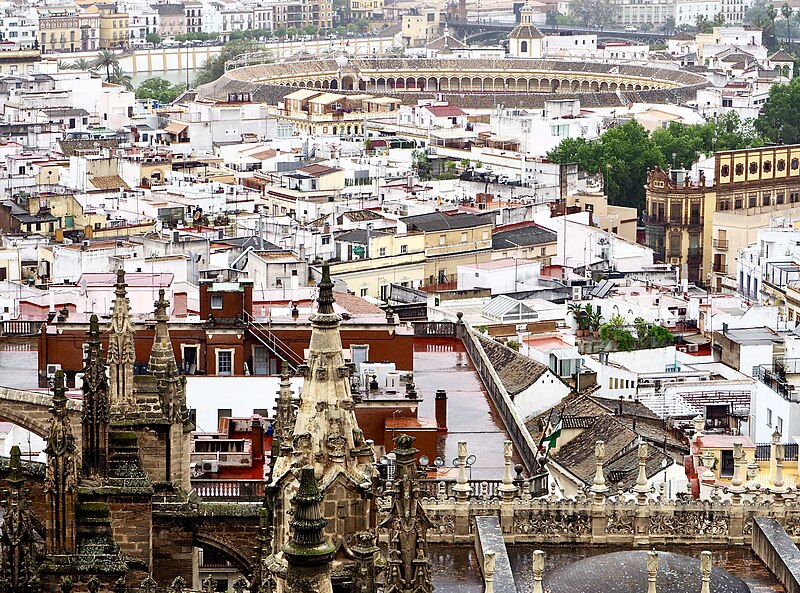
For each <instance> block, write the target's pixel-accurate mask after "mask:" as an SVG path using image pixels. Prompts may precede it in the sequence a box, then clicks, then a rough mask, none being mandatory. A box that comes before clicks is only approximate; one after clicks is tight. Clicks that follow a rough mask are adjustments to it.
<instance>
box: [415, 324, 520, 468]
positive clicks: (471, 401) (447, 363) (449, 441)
mask: <svg viewBox="0 0 800 593" xmlns="http://www.w3.org/2000/svg"><path fill="white" fill-rule="evenodd" d="M414 383H415V385H416V389H417V391H418V392H419V394H420V397H422V403H421V404H420V408H419V417H420V418H430V419H433V418H434V417H435V415H436V414H435V410H434V405H435V404H434V396H435V394H436V390H437V389H444V390H445V391H447V428H448V429H449V430H448V433H447V435H446V436H444V437H440V442H439V451H438V455H439V456H440V457H441V458H442V459H444V461H445V466H451V465H452V462H453V459H455V458H456V456H457V455H458V441H462V440H463V441H467V450H468V454H469V455H475V457H476V461H475V463H474V464H473V466H472V468H471V469H472V479H475V480H499V479H501V478H502V477H503V441H505V440H506V439H508V438H509V437H508V434H507V433H506V431H505V429H504V428H503V424H502V421H501V420H500V418H499V416H498V415H497V412H496V411H495V409H494V407H493V406H492V404H491V402H490V400H489V396H488V394H487V393H486V390H485V389H484V388H483V383H481V379H480V377H479V376H478V373H477V372H476V371H475V367H474V366H472V363H471V362H470V359H469V355H468V354H467V352H466V350H465V349H464V345H463V344H462V343H461V342H460V341H456V340H448V339H432V338H424V339H419V338H417V339H415V340H414ZM517 461H518V460H517V459H516V455H515V460H514V463H516V462H517Z"/></svg>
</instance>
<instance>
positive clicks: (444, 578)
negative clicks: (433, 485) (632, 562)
mask: <svg viewBox="0 0 800 593" xmlns="http://www.w3.org/2000/svg"><path fill="white" fill-rule="evenodd" d="M534 549H541V550H544V551H545V553H546V556H545V573H544V584H545V586H547V584H548V582H547V579H548V575H552V574H554V573H555V572H556V571H557V570H558V569H559V568H561V567H564V566H566V565H568V564H571V563H573V562H577V561H579V560H582V559H584V558H590V557H592V556H597V555H600V554H609V553H613V552H619V551H621V549H620V548H615V547H604V546H574V545H565V546H528V545H517V546H509V548H508V553H509V559H510V561H511V567H512V569H513V571H514V578H515V579H516V585H517V591H518V592H519V593H530V591H532V590H533V571H532V556H533V550H534ZM657 549H659V548H657ZM659 550H660V549H659ZM703 550H710V551H711V553H712V558H713V565H714V568H719V569H722V570H726V571H728V572H729V573H730V574H732V575H733V576H735V577H738V578H740V579H741V580H742V581H744V582H745V583H746V584H747V585H748V586H749V587H750V591H751V593H779V592H780V593H782V592H783V591H784V589H783V587H782V586H781V585H780V584H779V583H778V581H777V580H776V579H775V577H774V576H772V574H771V573H770V572H769V570H768V569H767V568H766V567H765V566H764V565H763V564H762V563H761V561H760V560H759V559H758V558H757V557H756V556H755V554H754V553H753V551H752V550H751V549H750V548H749V547H747V546H737V547H727V548H726V547H709V546H706V547H694V546H674V547H670V548H669V551H670V552H674V553H677V554H683V555H686V556H689V557H692V558H698V569H697V580H698V582H699V580H700V570H699V558H700V552H702V551H703ZM429 556H430V559H431V564H432V574H433V584H434V585H435V586H436V590H437V592H438V593H483V582H482V577H481V573H480V569H479V567H478V561H477V558H476V556H475V550H474V549H472V548H471V547H468V546H434V545H431V548H430V553H429ZM645 563H646V560H645ZM609 568H612V567H609ZM644 591H645V589H642V592H644ZM712 591H715V589H712ZM553 593H561V592H560V591H559V590H555V589H554V590H553ZM587 593H600V592H599V591H598V592H593V591H589V590H587Z"/></svg>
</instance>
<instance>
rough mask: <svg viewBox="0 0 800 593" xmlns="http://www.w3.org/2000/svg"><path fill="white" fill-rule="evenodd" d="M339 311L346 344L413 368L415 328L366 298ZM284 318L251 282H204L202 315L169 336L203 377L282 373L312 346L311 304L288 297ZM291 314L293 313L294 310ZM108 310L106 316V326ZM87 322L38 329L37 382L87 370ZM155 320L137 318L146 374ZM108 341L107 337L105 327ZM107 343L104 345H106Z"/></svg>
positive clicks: (140, 365) (347, 298)
mask: <svg viewBox="0 0 800 593" xmlns="http://www.w3.org/2000/svg"><path fill="white" fill-rule="evenodd" d="M336 299H337V305H336V306H337V310H338V311H339V312H340V314H342V316H343V317H344V318H345V320H344V321H343V323H342V326H341V336H342V346H343V347H344V348H345V349H346V350H349V349H351V347H353V346H360V347H362V348H361V350H362V352H365V355H366V357H367V359H368V360H370V361H374V362H383V361H388V362H394V363H395V364H396V366H397V369H398V370H402V371H409V370H411V369H412V365H413V340H414V335H413V329H412V328H411V327H408V326H405V325H401V324H397V323H394V321H393V320H391V321H390V320H387V317H386V315H385V314H384V313H383V311H381V309H379V308H378V307H375V306H373V305H371V304H369V303H367V302H366V301H364V300H363V299H360V298H358V297H353V296H351V295H344V294H341V295H340V294H337V296H336ZM284 304H285V305H286V307H285V310H286V315H285V316H283V317H275V316H272V317H270V318H269V319H266V318H260V317H259V316H258V315H257V314H256V315H254V311H253V309H254V308H255V309H256V310H260V309H261V308H262V307H263V305H264V304H263V303H256V304H254V303H253V285H252V283H251V282H248V281H240V282H213V281H204V282H202V283H201V285H200V315H199V318H197V319H192V318H185V319H180V320H173V321H170V323H169V332H170V338H171V340H172V346H173V349H174V351H175V358H176V361H177V363H178V367H179V369H180V371H181V372H182V373H184V374H205V375H225V376H228V375H233V376H236V375H239V376H241V375H247V374H250V375H269V374H277V373H278V372H279V369H280V360H281V359H284V358H285V359H287V360H288V361H289V362H290V364H292V366H296V365H298V364H300V363H301V362H302V361H303V360H304V358H305V356H306V350H307V348H308V343H309V339H310V337H311V325H310V324H309V322H308V314H307V313H306V314H303V313H301V311H304V305H305V306H306V308H305V310H310V308H311V305H312V303H310V302H309V303H302V302H294V303H292V302H291V301H290V300H287V301H286V302H285V303H284ZM272 305H273V307H274V305H275V304H274V303H272ZM290 311H291V313H290ZM107 320H108V315H101V316H100V321H101V324H102V323H104V322H107ZM87 328H88V319H87V318H86V317H85V316H84V315H80V316H79V315H78V314H75V313H71V314H70V315H69V316H68V317H67V318H66V319H63V320H60V321H59V320H58V319H54V320H53V321H51V322H50V323H48V324H47V326H46V330H45V331H43V332H41V333H40V334H39V379H40V385H42V386H44V385H45V384H46V379H47V369H48V366H50V372H51V374H52V373H53V372H54V369H55V368H57V367H55V366H53V365H60V367H61V368H62V369H63V370H64V372H65V373H66V375H67V382H68V384H69V385H74V381H75V375H76V374H77V373H78V372H80V370H81V368H82V367H83V348H84V346H83V345H84V342H85V341H86V330H87ZM154 328H155V320H154V319H141V320H135V329H136V332H135V334H134V347H135V349H136V372H137V373H143V372H144V368H145V366H146V364H147V360H148V357H149V355H150V348H151V346H152V343H153V333H154ZM103 339H104V340H106V339H107V338H106V336H105V332H103ZM106 346H107V344H104V346H103V347H104V348H105V347H106Z"/></svg>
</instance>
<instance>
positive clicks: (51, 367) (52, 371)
mask: <svg viewBox="0 0 800 593" xmlns="http://www.w3.org/2000/svg"><path fill="white" fill-rule="evenodd" d="M60 370H61V365H60V364H48V365H47V378H48V379H52V378H53V377H55V376H56V371H60Z"/></svg>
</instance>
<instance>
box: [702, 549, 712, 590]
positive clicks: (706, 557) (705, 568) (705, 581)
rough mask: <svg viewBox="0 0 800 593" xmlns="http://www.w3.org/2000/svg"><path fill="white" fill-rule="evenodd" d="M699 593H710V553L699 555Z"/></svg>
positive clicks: (705, 552)
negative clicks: (700, 583)
mask: <svg viewBox="0 0 800 593" xmlns="http://www.w3.org/2000/svg"><path fill="white" fill-rule="evenodd" d="M700 579H701V582H702V585H701V588H700V593H711V552H709V551H704V552H701V553H700Z"/></svg>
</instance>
